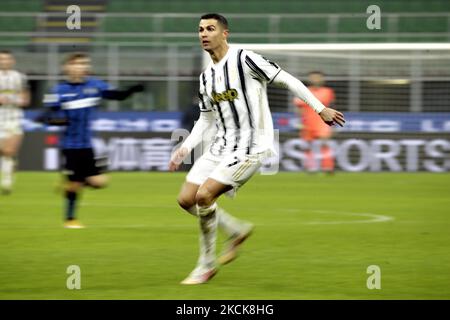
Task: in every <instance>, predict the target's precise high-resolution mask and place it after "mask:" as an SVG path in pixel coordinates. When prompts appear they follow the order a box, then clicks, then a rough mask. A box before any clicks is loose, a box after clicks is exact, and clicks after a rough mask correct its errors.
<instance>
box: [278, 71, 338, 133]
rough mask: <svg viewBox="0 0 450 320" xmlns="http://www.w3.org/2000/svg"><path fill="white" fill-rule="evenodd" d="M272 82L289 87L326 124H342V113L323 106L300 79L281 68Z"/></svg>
mask: <svg viewBox="0 0 450 320" xmlns="http://www.w3.org/2000/svg"><path fill="white" fill-rule="evenodd" d="M273 83H274V84H275V85H277V86H279V87H282V88H286V89H289V90H290V91H291V92H292V93H294V94H295V95H296V96H297V97H299V98H300V99H302V100H303V101H305V102H306V103H307V104H308V105H309V106H310V107H311V108H313V109H314V111H316V112H317V113H318V114H319V115H320V117H321V118H322V120H323V121H325V122H326V123H327V124H328V125H333V124H335V123H337V124H338V125H340V126H343V125H344V123H345V120H344V115H343V114H342V113H340V112H339V111H336V110H334V109H331V108H327V107H325V106H324V105H323V104H322V102H320V101H319V100H318V99H317V98H316V97H315V96H314V95H313V94H312V93H311V91H309V89H308V88H307V87H306V86H305V85H304V84H303V83H302V82H301V81H300V80H298V79H297V78H295V77H294V76H292V75H290V74H289V73H287V72H286V71H283V70H281V71H280V72H279V73H278V75H277V76H276V77H275V78H274V79H273Z"/></svg>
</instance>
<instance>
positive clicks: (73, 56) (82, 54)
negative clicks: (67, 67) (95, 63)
mask: <svg viewBox="0 0 450 320" xmlns="http://www.w3.org/2000/svg"><path fill="white" fill-rule="evenodd" d="M86 58H89V55H88V54H87V53H85V52H72V53H70V54H69V55H68V56H67V57H66V58H65V59H64V64H66V63H69V62H72V61H73V60H76V59H86Z"/></svg>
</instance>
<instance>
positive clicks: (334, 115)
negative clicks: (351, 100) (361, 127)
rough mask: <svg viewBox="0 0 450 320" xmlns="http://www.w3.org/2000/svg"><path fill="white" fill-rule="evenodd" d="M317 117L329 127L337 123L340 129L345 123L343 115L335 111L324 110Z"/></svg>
mask: <svg viewBox="0 0 450 320" xmlns="http://www.w3.org/2000/svg"><path fill="white" fill-rule="evenodd" d="M319 116H320V117H321V118H322V120H323V121H324V122H325V123H326V124H328V125H329V126H332V125H333V124H335V123H337V124H338V125H340V126H341V127H343V126H344V123H345V119H344V115H343V114H342V113H341V112H339V111H337V110H334V109H331V108H325V109H323V110H322V112H320V113H319Z"/></svg>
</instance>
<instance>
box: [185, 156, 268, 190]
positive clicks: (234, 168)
mask: <svg viewBox="0 0 450 320" xmlns="http://www.w3.org/2000/svg"><path fill="white" fill-rule="evenodd" d="M262 160H263V154H262V153H261V154H250V155H247V154H244V153H242V152H235V153H231V154H228V155H226V156H223V157H217V156H214V155H212V154H211V153H210V152H209V151H208V152H206V153H204V154H203V155H202V156H201V157H200V158H199V159H197V161H195V163H194V165H193V166H192V168H191V170H190V171H189V173H188V175H187V177H186V181H187V182H190V183H193V184H197V185H202V184H203V183H204V182H205V181H206V179H208V178H211V179H214V180H216V181H218V182H220V183H223V184H225V185H229V186H232V187H233V189H232V190H231V192H229V193H228V195H230V196H233V195H234V194H235V192H236V191H237V189H239V188H240V187H241V186H242V185H244V183H246V182H247V181H248V180H249V179H250V178H251V177H252V176H253V175H254V174H255V173H256V172H257V171H258V169H259V168H260V167H261V162H262Z"/></svg>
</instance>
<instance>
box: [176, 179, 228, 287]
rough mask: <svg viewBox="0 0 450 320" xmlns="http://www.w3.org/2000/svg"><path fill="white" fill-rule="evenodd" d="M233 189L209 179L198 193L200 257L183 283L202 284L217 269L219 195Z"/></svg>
mask: <svg viewBox="0 0 450 320" xmlns="http://www.w3.org/2000/svg"><path fill="white" fill-rule="evenodd" d="M230 189H231V186H227V185H224V184H222V183H219V182H217V181H215V180H213V179H207V180H206V182H205V183H204V184H202V185H201V186H200V187H199V189H198V191H197V194H196V198H195V200H196V203H197V212H198V217H199V218H200V257H199V259H198V262H197V267H196V268H195V269H194V271H192V272H191V274H190V275H189V276H188V277H187V278H186V279H185V280H183V281H182V282H181V283H182V284H201V283H205V282H207V281H208V280H209V279H211V278H212V277H213V276H214V275H215V274H216V272H217V269H216V238H217V220H218V219H217V214H216V209H217V204H216V203H215V201H216V199H217V197H219V196H220V195H221V194H223V193H224V192H227V191H228V190H230Z"/></svg>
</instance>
